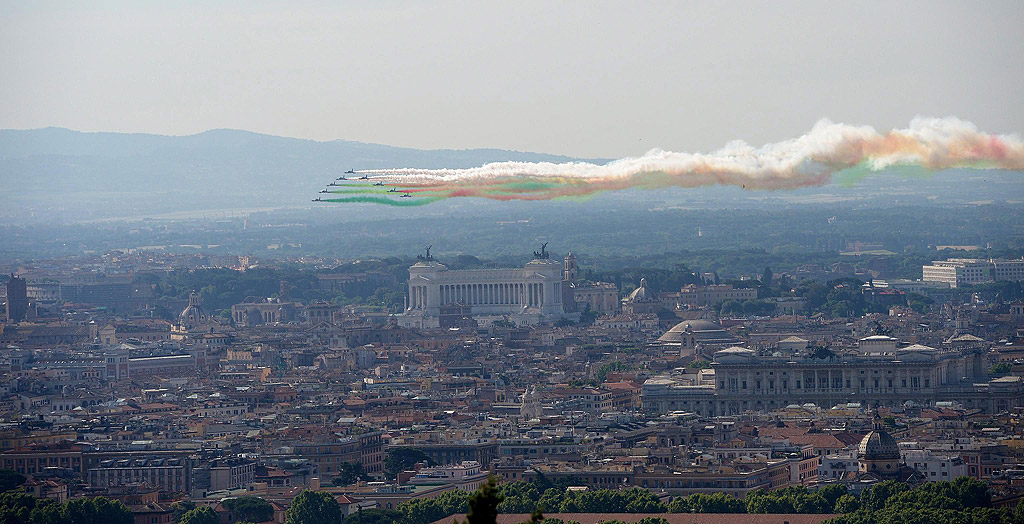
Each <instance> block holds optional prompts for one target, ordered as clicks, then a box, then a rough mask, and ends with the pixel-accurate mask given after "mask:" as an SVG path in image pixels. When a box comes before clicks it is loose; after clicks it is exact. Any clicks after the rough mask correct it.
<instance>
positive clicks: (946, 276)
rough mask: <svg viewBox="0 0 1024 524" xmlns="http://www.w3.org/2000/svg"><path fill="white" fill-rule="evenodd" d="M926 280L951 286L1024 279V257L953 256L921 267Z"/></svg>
mask: <svg viewBox="0 0 1024 524" xmlns="http://www.w3.org/2000/svg"><path fill="white" fill-rule="evenodd" d="M921 273H922V277H921V278H922V280H924V281H925V282H945V283H947V284H949V287H958V286H962V285H965V284H984V283H986V282H995V281H1018V280H1024V259H990V260H983V259H977V258H951V259H949V260H935V261H933V262H932V263H931V265H927V266H922V267H921Z"/></svg>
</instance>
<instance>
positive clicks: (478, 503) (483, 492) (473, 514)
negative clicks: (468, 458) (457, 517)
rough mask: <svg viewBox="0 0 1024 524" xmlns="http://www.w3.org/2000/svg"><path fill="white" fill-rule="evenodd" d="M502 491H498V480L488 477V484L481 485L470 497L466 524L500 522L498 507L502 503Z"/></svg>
mask: <svg viewBox="0 0 1024 524" xmlns="http://www.w3.org/2000/svg"><path fill="white" fill-rule="evenodd" d="M502 498H503V497H502V495H501V490H500V489H498V478H497V477H495V476H494V475H491V476H489V477H487V482H485V483H483V484H481V485H480V487H479V488H477V490H476V491H475V492H474V493H473V494H472V495H470V496H469V500H468V501H467V503H468V504H469V511H468V512H467V513H466V524H494V523H495V522H497V521H498V505H499V504H501V501H502Z"/></svg>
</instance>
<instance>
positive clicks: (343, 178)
mask: <svg viewBox="0 0 1024 524" xmlns="http://www.w3.org/2000/svg"><path fill="white" fill-rule="evenodd" d="M335 180H348V179H347V178H345V176H344V175H342V176H340V177H338V178H336V179H335Z"/></svg>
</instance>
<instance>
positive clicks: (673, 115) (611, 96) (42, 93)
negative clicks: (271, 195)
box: [0, 0, 1024, 157]
mask: <svg viewBox="0 0 1024 524" xmlns="http://www.w3.org/2000/svg"><path fill="white" fill-rule="evenodd" d="M1022 27H1024V2H1021V1H1020V0H1013V1H1006V2H920V3H918V2H890V1H886V2H877V3H873V2H854V1H849V0H844V1H841V2H825V1H814V2H807V1H799V2H774V1H773V2H769V1H762V2H751V3H747V2H739V1H730V2H666V3H657V2H536V3H534V2H522V1H516V2H481V1H468V2H457V3H449V2H444V3H420V2H323V3H315V2H280V3H278V2H251V1H244V2H206V1H201V2H164V3H156V2H141V1H133V2H67V3H47V2H31V3H29V2H20V1H16V2H2V3H0V75H3V76H2V81H0V128H35V127H45V126H61V127H68V128H72V129H79V130H89V131H94V130H95V131H140V132H152V133H162V134H191V133H195V132H199V131H203V130H206V129H211V128H237V129H247V130H252V131H259V132H263V133H269V134H275V135H286V136H295V137H303V138H313V139H318V140H331V139H339V138H340V139H346V140H358V141H364V142H379V143H385V144H392V145H401V146H411V147H418V148H469V147H499V148H509V149H519V150H530V151H543V152H551V153H564V154H572V155H579V156H597V157H616V156H623V155H638V154H642V153H643V152H645V151H647V150H648V149H651V148H653V147H661V148H665V149H671V150H676V151H704V150H710V149H713V148H718V147H720V146H722V145H723V144H725V143H726V142H728V141H729V140H732V139H743V140H746V141H748V142H750V143H752V144H755V145H760V144H762V143H764V142H768V141H776V140H781V139H784V138H788V137H792V136H796V135H799V134H803V133H804V132H806V131H808V130H809V129H810V128H811V126H812V125H813V124H814V122H816V121H817V120H818V119H819V118H823V117H827V118H831V119H832V120H835V121H841V122H847V123H852V124H869V125H872V126H875V127H876V128H878V129H888V128H892V127H903V126H906V124H907V123H908V122H909V121H910V119H911V118H912V117H914V116H915V115H934V116H947V115H956V116H959V117H961V118H964V119H967V120H971V121H973V122H975V123H976V124H978V125H979V126H980V127H981V128H982V129H983V130H985V131H991V132H998V133H1010V132H1024V100H1022V95H1024V89H1022V88H1024V85H1022V84H1024V35H1022V31H1021V28H1022Z"/></svg>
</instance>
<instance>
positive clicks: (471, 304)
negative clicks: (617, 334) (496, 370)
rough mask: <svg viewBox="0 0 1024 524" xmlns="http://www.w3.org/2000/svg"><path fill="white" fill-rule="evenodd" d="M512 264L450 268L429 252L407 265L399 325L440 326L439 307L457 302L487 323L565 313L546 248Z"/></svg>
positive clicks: (557, 271)
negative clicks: (405, 300)
mask: <svg viewBox="0 0 1024 524" xmlns="http://www.w3.org/2000/svg"><path fill="white" fill-rule="evenodd" d="M535 254H536V255H537V258H534V259H533V260H531V261H530V262H527V263H526V265H525V266H523V267H522V268H517V269H466V270H449V269H448V268H447V267H446V266H445V265H444V264H441V263H440V262H437V261H435V260H434V259H433V258H432V257H430V256H429V255H428V256H426V257H421V260H420V261H419V262H417V263H416V264H413V266H412V267H410V268H409V295H408V304H407V305H406V309H405V312H404V313H402V314H401V315H399V316H398V323H399V325H401V326H404V327H416V328H436V327H440V318H441V316H442V308H448V307H458V308H460V311H462V312H465V311H466V308H468V309H469V312H468V315H469V316H472V317H473V318H474V319H475V320H476V321H477V322H479V323H481V324H483V325H486V324H489V323H491V322H494V321H497V320H502V319H504V318H508V319H509V320H510V321H512V322H515V323H516V324H518V325H530V324H537V323H539V322H548V321H556V320H558V319H560V318H563V317H570V316H571V314H569V313H566V311H565V308H564V306H563V303H562V286H563V285H564V283H563V281H562V264H560V263H558V262H556V261H554V260H551V259H549V258H548V257H547V253H546V252H545V251H543V250H542V251H541V253H535Z"/></svg>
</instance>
